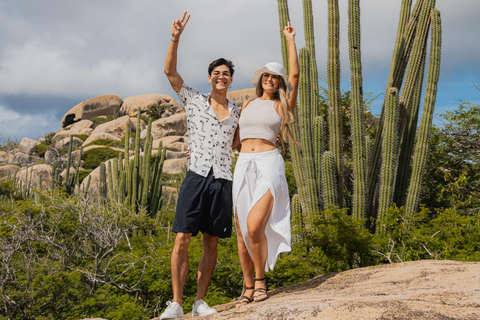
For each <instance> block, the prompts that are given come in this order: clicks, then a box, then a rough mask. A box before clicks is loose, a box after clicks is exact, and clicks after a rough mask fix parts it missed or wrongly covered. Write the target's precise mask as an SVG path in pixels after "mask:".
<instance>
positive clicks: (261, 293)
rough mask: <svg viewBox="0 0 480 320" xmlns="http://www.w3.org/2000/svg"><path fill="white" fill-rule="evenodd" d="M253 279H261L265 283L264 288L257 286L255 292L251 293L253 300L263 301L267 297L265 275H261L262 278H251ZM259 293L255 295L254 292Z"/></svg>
mask: <svg viewBox="0 0 480 320" xmlns="http://www.w3.org/2000/svg"><path fill="white" fill-rule="evenodd" d="M253 280H255V281H263V282H264V283H265V288H258V289H255V292H254V293H253V301H255V302H260V301H263V300H266V299H268V295H267V280H266V278H265V277H263V278H262V279H256V278H255V279H253ZM257 292H258V293H259V294H258V295H255V293H257Z"/></svg>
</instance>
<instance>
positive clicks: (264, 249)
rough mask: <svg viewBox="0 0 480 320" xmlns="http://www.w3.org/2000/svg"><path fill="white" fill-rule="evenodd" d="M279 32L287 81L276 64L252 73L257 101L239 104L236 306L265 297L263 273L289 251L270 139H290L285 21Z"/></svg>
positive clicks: (292, 91) (281, 172) (282, 188)
mask: <svg viewBox="0 0 480 320" xmlns="http://www.w3.org/2000/svg"><path fill="white" fill-rule="evenodd" d="M283 34H284V36H285V38H286V40H287V43H288V48H289V50H288V51H289V65H290V74H289V78H288V82H287V79H286V77H285V71H284V68H283V66H282V65H280V64H278V63H275V62H270V63H268V64H266V65H265V66H264V67H262V68H260V69H257V70H256V71H255V73H254V75H253V79H252V84H253V85H255V86H256V89H257V90H256V92H257V96H258V98H257V99H255V100H253V101H246V102H245V103H244V104H243V106H242V111H241V115H240V120H239V134H238V135H237V136H239V137H237V141H236V142H237V144H238V143H239V142H240V143H241V147H240V155H239V157H238V160H237V163H236V167H235V172H234V177H233V205H234V208H235V220H236V225H237V231H238V232H237V234H238V254H239V257H240V263H241V265H242V272H243V277H244V281H245V290H244V294H243V295H242V297H241V298H240V300H239V301H238V303H237V307H241V306H243V305H246V304H248V303H250V302H252V301H256V302H258V301H263V300H265V299H267V298H268V296H267V286H266V280H265V271H268V270H269V269H272V270H273V267H274V266H275V262H276V260H277V257H278V255H279V254H280V253H281V252H288V251H290V250H291V247H290V243H291V235H290V199H289V197H288V186H287V181H286V179H285V164H284V162H283V158H282V156H281V155H280V153H279V152H278V150H277V147H276V140H277V136H278V135H280V139H281V141H283V140H284V139H285V138H286V137H288V138H289V139H290V140H291V141H293V139H292V137H291V134H290V131H289V129H288V124H290V123H292V122H293V121H294V116H293V110H294V108H295V104H296V100H297V92H298V77H299V66H298V56H297V50H296V47H295V30H294V29H293V28H292V27H291V26H290V23H288V24H287V26H286V27H285V29H284V31H283ZM287 88H288V89H287ZM234 145H235V144H234Z"/></svg>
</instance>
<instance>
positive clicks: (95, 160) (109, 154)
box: [82, 148, 121, 169]
mask: <svg viewBox="0 0 480 320" xmlns="http://www.w3.org/2000/svg"><path fill="white" fill-rule="evenodd" d="M120 152H121V151H116V150H112V149H110V148H96V149H91V150H88V151H85V152H84V153H83V154H82V160H84V161H85V162H84V165H83V167H84V168H85V169H95V168H96V167H98V166H99V165H100V164H101V163H102V162H105V161H107V160H109V159H112V158H116V157H118V155H119V153H120Z"/></svg>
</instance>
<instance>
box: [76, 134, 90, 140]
mask: <svg viewBox="0 0 480 320" xmlns="http://www.w3.org/2000/svg"><path fill="white" fill-rule="evenodd" d="M73 136H74V137H77V138H78V139H80V140H82V141H85V140H87V139H88V135H86V134H74V135H73Z"/></svg>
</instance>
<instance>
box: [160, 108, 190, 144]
mask: <svg viewBox="0 0 480 320" xmlns="http://www.w3.org/2000/svg"><path fill="white" fill-rule="evenodd" d="M186 132H187V115H186V113H184V112H182V113H178V114H175V115H173V116H170V117H168V118H163V119H158V120H157V121H154V122H152V132H151V133H152V137H153V139H154V140H156V139H160V138H163V137H166V136H183V135H184V134H185V133H186Z"/></svg>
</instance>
